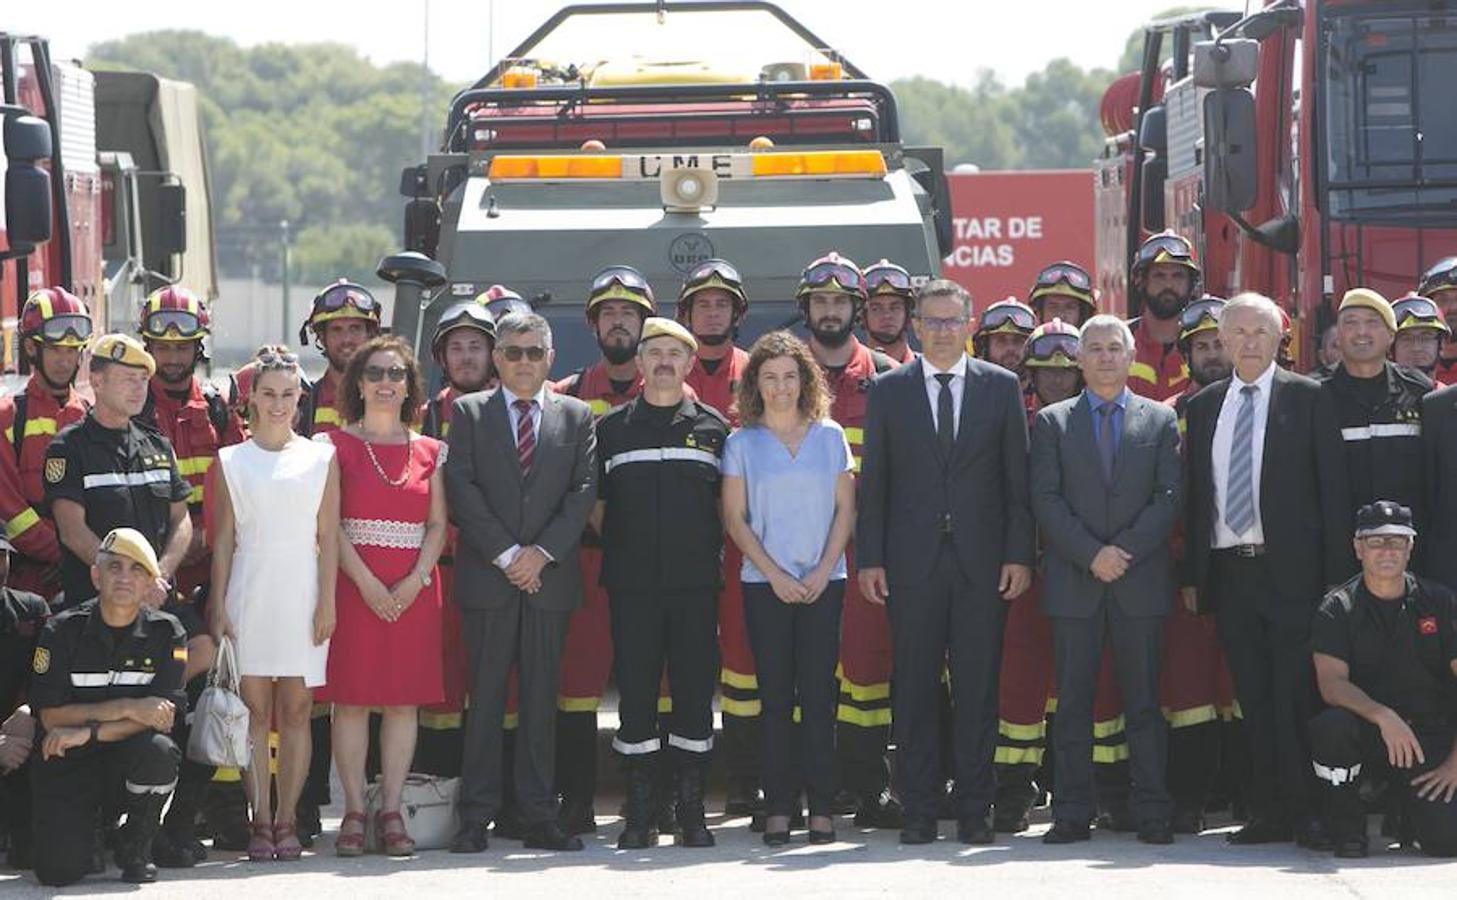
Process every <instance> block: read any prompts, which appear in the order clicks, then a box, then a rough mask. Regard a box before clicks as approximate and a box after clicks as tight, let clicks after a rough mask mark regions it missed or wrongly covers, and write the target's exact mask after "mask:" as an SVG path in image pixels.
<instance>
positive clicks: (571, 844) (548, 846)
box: [525, 822, 582, 850]
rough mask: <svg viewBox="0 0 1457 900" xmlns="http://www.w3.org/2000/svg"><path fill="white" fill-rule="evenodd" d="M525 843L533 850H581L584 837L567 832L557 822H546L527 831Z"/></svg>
mask: <svg viewBox="0 0 1457 900" xmlns="http://www.w3.org/2000/svg"><path fill="white" fill-rule="evenodd" d="M525 844H526V846H527V847H528V848H530V849H533V850H581V849H582V839H581V838H579V837H577V836H576V835H575V834H567V833H566V832H565V831H562V827H561V826H560V825H558V824H557V823H556V822H544V823H542V824H540V825H536V826H534V827H532V828H528V829H527V831H526V841H525Z"/></svg>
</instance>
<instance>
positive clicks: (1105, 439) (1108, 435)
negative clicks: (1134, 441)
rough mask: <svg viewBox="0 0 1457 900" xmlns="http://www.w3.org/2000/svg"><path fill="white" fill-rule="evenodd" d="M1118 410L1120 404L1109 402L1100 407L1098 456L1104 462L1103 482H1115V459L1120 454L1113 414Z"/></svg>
mask: <svg viewBox="0 0 1457 900" xmlns="http://www.w3.org/2000/svg"><path fill="white" fill-rule="evenodd" d="M1117 409H1118V404H1117V403H1114V402H1113V401H1111V400H1109V401H1108V402H1107V403H1104V404H1103V405H1102V406H1100V407H1098V417H1099V419H1100V420H1101V421H1099V423H1098V456H1099V458H1101V459H1102V461H1103V481H1104V482H1106V483H1110V484H1111V483H1112V481H1113V457H1114V456H1115V455H1116V454H1117V452H1118V445H1117V440H1118V436H1117V435H1116V434H1114V433H1113V413H1114V412H1115V411H1116V410H1117Z"/></svg>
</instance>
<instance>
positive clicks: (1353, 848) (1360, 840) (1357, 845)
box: [1335, 835, 1371, 859]
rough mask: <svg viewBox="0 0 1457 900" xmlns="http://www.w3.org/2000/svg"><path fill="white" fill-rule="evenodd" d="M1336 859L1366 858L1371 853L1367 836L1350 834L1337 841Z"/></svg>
mask: <svg viewBox="0 0 1457 900" xmlns="http://www.w3.org/2000/svg"><path fill="white" fill-rule="evenodd" d="M1335 851H1336V859H1365V858H1366V857H1367V856H1370V855H1371V846H1370V844H1369V843H1368V842H1367V839H1366V836H1365V835H1361V836H1359V837H1358V836H1356V835H1350V836H1348V837H1343V838H1340V839H1339V840H1337V841H1335Z"/></svg>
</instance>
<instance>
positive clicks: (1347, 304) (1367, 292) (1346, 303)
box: [1336, 288, 1396, 331]
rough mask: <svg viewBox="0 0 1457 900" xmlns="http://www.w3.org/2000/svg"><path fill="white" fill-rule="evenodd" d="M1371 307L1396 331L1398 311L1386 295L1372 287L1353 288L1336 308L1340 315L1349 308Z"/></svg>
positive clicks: (1370, 308)
mask: <svg viewBox="0 0 1457 900" xmlns="http://www.w3.org/2000/svg"><path fill="white" fill-rule="evenodd" d="M1357 308H1361V309H1369V310H1373V311H1375V313H1376V314H1377V315H1378V316H1380V317H1381V321H1383V322H1385V323H1386V328H1387V330H1389V331H1396V313H1394V312H1392V311H1391V303H1390V301H1388V300H1387V299H1386V298H1385V297H1383V296H1381V295H1380V294H1378V293H1376V292H1375V291H1373V290H1371V289H1370V288H1351V289H1350V290H1349V291H1346V296H1344V297H1342V298H1341V307H1340V309H1338V310H1336V314H1337V315H1340V314H1341V313H1342V312H1345V311H1346V310H1348V309H1357Z"/></svg>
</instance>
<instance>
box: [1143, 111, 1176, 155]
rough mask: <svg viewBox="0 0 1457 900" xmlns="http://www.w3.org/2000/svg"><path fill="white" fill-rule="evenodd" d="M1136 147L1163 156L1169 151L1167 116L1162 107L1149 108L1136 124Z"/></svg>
mask: <svg viewBox="0 0 1457 900" xmlns="http://www.w3.org/2000/svg"><path fill="white" fill-rule="evenodd" d="M1138 146H1139V147H1141V148H1143V149H1144V150H1147V151H1149V152H1150V153H1154V154H1157V155H1159V156H1163V155H1164V154H1165V153H1167V152H1168V150H1169V114H1168V110H1167V109H1165V108H1164V105H1163V104H1162V103H1160V104H1159V105H1158V106H1150V107H1149V108H1148V112H1146V113H1144V114H1143V118H1142V119H1140V120H1139V123H1138Z"/></svg>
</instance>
